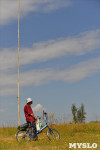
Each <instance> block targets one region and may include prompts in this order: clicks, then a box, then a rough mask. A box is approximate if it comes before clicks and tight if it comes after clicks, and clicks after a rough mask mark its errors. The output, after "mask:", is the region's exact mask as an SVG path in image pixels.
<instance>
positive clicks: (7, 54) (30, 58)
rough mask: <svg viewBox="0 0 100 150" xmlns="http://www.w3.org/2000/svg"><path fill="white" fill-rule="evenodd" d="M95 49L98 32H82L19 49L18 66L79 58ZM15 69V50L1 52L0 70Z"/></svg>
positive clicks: (99, 37) (97, 45) (99, 39)
mask: <svg viewBox="0 0 100 150" xmlns="http://www.w3.org/2000/svg"><path fill="white" fill-rule="evenodd" d="M97 48H100V30H95V31H88V32H83V33H81V34H79V35H78V36H75V37H70V38H69V37H68V38H65V39H57V40H50V41H46V42H42V43H36V44H33V46H32V48H23V49H20V65H25V64H32V63H36V62H43V61H47V60H50V59H54V58H60V57H62V56H65V55H76V56H80V55H84V54H86V53H90V52H92V51H94V50H96V49H97ZM16 67H17V49H13V48H11V49H10V48H9V49H3V50H1V51H0V70H1V71H8V70H9V71H10V70H11V69H14V68H16ZM16 71H17V68H16Z"/></svg>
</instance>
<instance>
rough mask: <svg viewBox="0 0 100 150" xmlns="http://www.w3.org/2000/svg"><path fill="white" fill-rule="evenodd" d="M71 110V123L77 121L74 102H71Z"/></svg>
mask: <svg viewBox="0 0 100 150" xmlns="http://www.w3.org/2000/svg"><path fill="white" fill-rule="evenodd" d="M71 110H72V114H73V123H77V108H76V106H75V104H72V107H71Z"/></svg>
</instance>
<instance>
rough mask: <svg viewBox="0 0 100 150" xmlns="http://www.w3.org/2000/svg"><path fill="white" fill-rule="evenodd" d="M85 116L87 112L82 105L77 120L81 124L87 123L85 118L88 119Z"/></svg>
mask: <svg viewBox="0 0 100 150" xmlns="http://www.w3.org/2000/svg"><path fill="white" fill-rule="evenodd" d="M85 115H86V112H85V110H84V105H83V104H82V105H81V107H80V108H79V109H78V111H77V120H78V122H79V123H83V122H85V118H86V116H85Z"/></svg>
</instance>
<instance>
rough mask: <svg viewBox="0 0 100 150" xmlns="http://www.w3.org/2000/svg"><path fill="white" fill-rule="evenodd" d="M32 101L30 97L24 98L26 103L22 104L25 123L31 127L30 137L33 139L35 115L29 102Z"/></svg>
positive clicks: (34, 134) (34, 135)
mask: <svg viewBox="0 0 100 150" xmlns="http://www.w3.org/2000/svg"><path fill="white" fill-rule="evenodd" d="M32 103H33V101H32V99H31V98H27V99H26V105H25V106H24V114H25V118H26V121H27V123H28V124H29V126H30V127H31V138H32V139H33V140H35V137H36V123H35V121H36V120H37V117H35V116H34V113H33V110H32V108H31V104H32Z"/></svg>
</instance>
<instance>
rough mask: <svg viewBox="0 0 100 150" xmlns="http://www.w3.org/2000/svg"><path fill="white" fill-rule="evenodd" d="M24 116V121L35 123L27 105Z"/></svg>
mask: <svg viewBox="0 0 100 150" xmlns="http://www.w3.org/2000/svg"><path fill="white" fill-rule="evenodd" d="M24 114H25V117H26V121H29V122H34V121H35V120H34V118H33V117H32V116H30V114H33V115H34V113H33V111H32V108H31V107H30V105H28V104H26V105H25V107H24Z"/></svg>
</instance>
